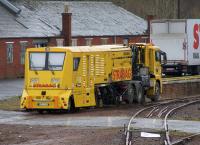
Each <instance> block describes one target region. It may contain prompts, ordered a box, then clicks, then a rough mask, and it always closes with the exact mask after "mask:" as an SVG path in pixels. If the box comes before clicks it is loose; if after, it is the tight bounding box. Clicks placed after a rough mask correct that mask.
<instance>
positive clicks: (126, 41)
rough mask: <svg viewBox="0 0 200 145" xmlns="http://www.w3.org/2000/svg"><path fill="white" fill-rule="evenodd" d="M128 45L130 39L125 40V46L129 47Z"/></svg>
mask: <svg viewBox="0 0 200 145" xmlns="http://www.w3.org/2000/svg"><path fill="white" fill-rule="evenodd" d="M128 43H129V39H128V38H125V39H124V40H123V44H124V45H125V46H128Z"/></svg>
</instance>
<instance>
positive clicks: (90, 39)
mask: <svg viewBox="0 0 200 145" xmlns="http://www.w3.org/2000/svg"><path fill="white" fill-rule="evenodd" d="M85 45H86V46H91V45H92V38H85Z"/></svg>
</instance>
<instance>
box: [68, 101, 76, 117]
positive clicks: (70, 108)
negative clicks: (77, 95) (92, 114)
mask: <svg viewBox="0 0 200 145" xmlns="http://www.w3.org/2000/svg"><path fill="white" fill-rule="evenodd" d="M74 111H75V105H74V101H73V99H72V98H70V99H69V101H68V109H67V112H69V113H72V112H74Z"/></svg>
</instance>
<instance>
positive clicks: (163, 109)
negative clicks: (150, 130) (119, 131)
mask: <svg viewBox="0 0 200 145" xmlns="http://www.w3.org/2000/svg"><path fill="white" fill-rule="evenodd" d="M196 103H200V98H199V96H195V97H192V98H183V99H174V100H166V101H161V102H158V103H156V104H152V105H150V104H148V106H147V107H145V108H143V109H141V110H139V111H138V112H136V113H135V114H134V115H133V116H132V117H131V119H130V121H129V123H128V127H127V130H126V131H125V144H126V145H133V144H132V141H134V140H133V139H132V138H133V133H134V130H133V129H132V127H133V126H132V124H133V122H134V120H135V119H136V118H138V117H142V118H154V119H159V120H162V121H163V124H164V127H163V129H164V134H163V131H161V134H162V135H163V144H165V145H178V144H181V143H183V142H185V141H189V140H191V139H192V138H195V137H197V136H200V134H194V135H190V136H187V137H184V138H182V139H179V140H175V141H171V140H170V132H169V130H168V118H169V117H170V116H171V115H173V113H175V112H176V111H178V110H180V109H182V108H184V107H186V106H189V105H193V104H196Z"/></svg>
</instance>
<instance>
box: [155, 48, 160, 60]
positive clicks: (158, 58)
mask: <svg viewBox="0 0 200 145" xmlns="http://www.w3.org/2000/svg"><path fill="white" fill-rule="evenodd" d="M155 57H156V61H160V62H161V56H160V52H159V51H156V52H155Z"/></svg>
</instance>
